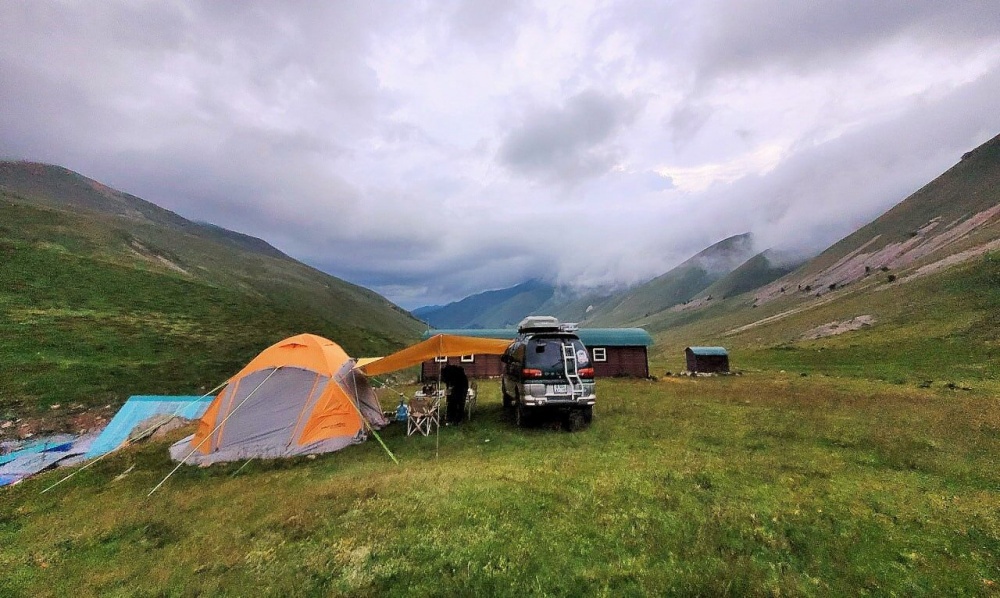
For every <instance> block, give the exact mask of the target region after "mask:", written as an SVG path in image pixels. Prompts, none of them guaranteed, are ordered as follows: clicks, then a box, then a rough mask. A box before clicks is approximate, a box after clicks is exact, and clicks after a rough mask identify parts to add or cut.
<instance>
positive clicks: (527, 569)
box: [0, 375, 1000, 596]
mask: <svg viewBox="0 0 1000 598" xmlns="http://www.w3.org/2000/svg"><path fill="white" fill-rule="evenodd" d="M481 388H482V389H483V391H484V395H483V397H482V402H481V409H480V410H479V412H478V413H477V414H476V416H475V417H474V418H473V420H472V421H471V422H470V423H468V424H466V425H462V426H459V427H448V428H442V429H441V434H440V450H439V454H440V457H438V458H435V440H436V439H435V438H434V437H428V438H424V437H421V436H416V437H406V436H405V431H404V430H403V429H401V428H400V426H399V425H393V426H391V427H390V428H388V429H387V430H385V432H384V434H383V438H384V440H385V441H386V443H387V444H388V446H389V447H390V448H391V449H392V450H393V451H394V452H395V453H396V454H397V456H398V457H399V459H400V461H401V465H399V466H396V465H393V464H392V463H391V462H390V461H389V460H388V458H387V457H386V456H385V454H384V453H383V452H382V449H381V448H380V447H379V445H378V444H377V443H376V442H368V443H366V444H364V445H361V446H356V447H350V448H348V449H346V450H344V451H342V452H339V453H334V454H330V455H324V456H320V457H318V458H317V459H315V460H308V459H292V460H282V461H263V462H262V461H251V462H249V463H246V464H245V463H235V464H232V465H220V466H212V467H209V468H197V467H183V468H181V470H180V471H179V472H178V473H177V475H175V476H174V477H173V478H171V479H170V480H169V481H168V482H167V484H166V485H165V486H164V487H163V488H161V489H160V490H159V491H158V492H157V493H156V494H154V495H153V496H152V497H150V498H147V497H146V494H147V493H148V492H149V490H150V489H151V488H152V487H153V486H154V485H155V484H156V483H157V482H158V481H159V480H160V479H161V478H162V477H163V476H164V475H166V473H167V472H168V471H170V469H171V468H172V466H173V463H172V462H170V461H169V458H168V456H167V451H166V444H165V443H162V442H160V443H155V444H150V445H144V446H139V447H134V448H132V449H128V450H125V451H123V452H121V453H119V454H115V455H113V456H112V457H110V458H108V459H105V460H104V461H102V462H100V463H98V464H97V465H96V466H95V467H92V468H90V469H88V470H86V471H84V472H82V473H80V474H79V475H78V476H76V477H74V478H72V479H71V480H70V481H69V482H67V483H66V484H63V485H62V486H59V487H57V488H56V489H55V490H53V491H52V492H49V493H47V494H39V491H40V490H41V489H43V488H45V487H46V486H48V485H50V484H51V483H53V482H55V481H56V480H57V479H59V478H60V477H61V476H62V475H65V470H63V471H57V472H52V473H48V474H44V475H41V476H39V477H37V478H34V479H31V480H28V481H27V482H25V483H23V484H21V485H19V486H15V487H14V488H11V489H7V490H5V491H4V492H5V495H4V497H3V500H0V567H2V568H3V570H4V571H5V574H4V575H2V576H0V594H3V595H6V596H21V595H23V596H60V595H66V594H73V595H75V596H91V595H123V594H140V595H154V594H156V595H159V594H190V595H196V594H209V595H233V596H242V595H275V596H278V595H280V596H304V595H351V596H404V595H475V596H496V595H507V596H532V595H547V596H580V595H608V596H623V595H704V596H727V595H728V596H747V595H751V596H759V595H804V596H829V595H841V596H847V595H851V596H853V595H938V596H939V595H962V596H977V595H978V596H987V595H991V594H995V592H996V589H997V587H998V585H997V584H1000V567H998V563H1000V515H998V511H997V509H996V504H997V502H998V500H1000V474H998V470H997V468H996V467H995V455H996V454H997V453H998V451H1000V419H998V414H1000V402H998V398H997V397H998V395H996V394H989V393H983V392H982V391H972V392H968V393H957V394H956V393H954V392H951V391H946V390H942V389H917V388H903V387H898V386H893V385H888V384H879V383H869V382H858V381H851V380H834V379H821V378H817V377H811V378H800V377H798V376H791V375H788V376H776V377H770V376H767V377H765V376H752V375H751V376H743V377H739V378H736V377H734V378H728V379H707V380H703V379H695V380H687V379H686V380H682V381H679V380H676V379H669V380H662V381H659V382H651V381H619V380H613V381H612V380H608V381H601V382H600V388H599V392H600V395H601V404H600V406H599V410H598V415H597V417H596V418H595V421H594V424H593V426H592V427H591V428H589V429H587V430H585V431H583V432H580V433H574V434H568V433H561V432H556V431H553V430H550V429H545V428H540V429H532V430H519V429H516V428H514V427H513V425H511V424H510V423H507V422H506V421H505V420H504V418H503V416H502V415H501V408H500V398H499V391H498V388H497V386H496V385H495V384H489V385H487V384H484V385H482V386H481ZM393 401H394V399H393V398H392V397H386V406H389V405H390V404H391V403H393ZM241 467H242V470H240V468H241Z"/></svg>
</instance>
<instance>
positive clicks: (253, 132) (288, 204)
mask: <svg viewBox="0 0 1000 598" xmlns="http://www.w3.org/2000/svg"><path fill="white" fill-rule="evenodd" d="M998 78H1000V13H998V11H996V10H995V6H994V3H993V2H987V1H970V2H962V3H943V2H938V1H936V0H919V1H917V2H913V1H902V0H890V1H887V2H879V3H869V2H862V1H860V0H842V1H838V2H832V1H831V2H812V1H810V2H803V3H788V2H777V1H775V0H753V1H751V2H741V3H729V2H721V1H713V2H705V3H697V4H692V3H664V2H658V1H647V0H623V1H620V2H610V3H598V2H586V3H581V2H575V1H566V2H536V3H529V2H511V3H494V2H483V1H470V2H460V1H450V2H442V3H432V4H429V5H420V4H413V3H397V2H374V3H364V4H350V3H330V4H321V5H315V6H313V5H301V4H294V3H293V4H274V3H268V2H251V3H244V4H241V5H240V7H238V8H235V7H230V6H227V5H225V4H219V3H196V2H178V3H175V4H162V3H152V2H149V3H132V2H125V1H120V2H103V3H101V4H97V5H95V4H81V3H76V2H68V1H67V2H60V1H56V0H48V1H42V2H25V3H13V4H9V5H7V6H5V8H4V19H3V20H0V105H2V106H4V110H2V111H0V154H3V155H4V156H7V157H14V158H28V159H38V160H43V161H48V162H54V163H58V164H61V165H64V166H67V167H69V168H73V169H76V170H79V171H81V172H83V173H84V174H86V175H88V176H92V177H94V178H97V179H100V180H102V181H104V182H106V183H108V184H111V185H114V186H118V187H120V188H123V189H124V190H126V191H128V192H131V193H134V194H136V195H139V196H140V197H144V198H146V199H149V200H151V201H154V202H156V203H159V204H161V205H163V206H165V207H167V208H170V209H174V210H177V211H179V212H180V213H182V214H183V215H185V216H188V217H190V218H196V219H205V220H210V221H213V222H215V223H217V224H220V225H223V226H227V227H230V228H234V229H237V230H241V231H243V232H247V233H250V234H254V235H257V236H260V237H263V238H265V239H267V240H269V241H271V242H272V243H274V244H275V245H276V246H278V247H279V248H281V249H283V250H285V251H287V252H289V253H291V254H292V255H294V256H296V257H299V258H301V259H303V260H305V261H307V262H309V263H311V264H314V265H317V266H319V267H321V268H323V269H325V270H327V271H329V272H331V273H333V274H335V275H339V276H344V277H347V278H349V279H350V280H352V281H355V282H359V283H361V284H365V285H368V286H372V287H373V288H375V289H376V290H379V291H381V292H383V293H385V294H387V295H388V296H389V297H390V298H392V299H395V300H397V301H400V302H402V303H403V304H404V305H406V306H409V307H412V306H416V305H419V304H422V303H438V302H442V301H447V300H452V299H455V298H458V297H460V296H463V295H465V294H468V293H472V292H478V291H480V290H483V289H485V288H497V287H502V286H507V285H511V284H515V283H517V282H520V281H522V280H524V279H526V278H533V277H548V278H552V279H555V280H558V281H559V282H562V283H566V284H575V285H615V284H625V283H630V282H635V281H639V280H642V279H644V278H647V277H652V276H655V275H656V274H659V273H661V272H662V271H664V270H665V269H666V268H669V267H670V266H672V265H674V264H676V263H678V262H679V261H681V260H683V259H685V258H686V257H688V256H690V255H691V254H693V253H695V252H697V251H698V250H700V249H702V248H703V247H705V246H707V245H709V244H711V243H713V242H715V241H717V240H719V239H721V238H723V237H725V236H729V235H732V234H736V233H741V232H745V231H747V230H748V229H749V230H752V231H753V232H754V233H755V234H756V235H757V237H758V238H759V239H762V240H763V241H764V242H766V243H768V244H777V245H782V244H784V245H788V246H789V248H796V249H820V248H822V247H823V246H824V245H825V244H829V243H830V242H832V241H835V240H836V239H837V237H838V236H839V235H842V234H844V233H846V232H849V231H850V230H851V228H852V227H853V226H856V225H857V224H860V223H862V222H864V221H865V219H867V218H871V217H872V216H874V215H877V213H878V212H879V211H880V210H883V209H885V208H886V207H888V206H889V205H891V204H892V203H893V202H895V201H898V200H899V199H902V198H903V197H904V196H905V195H906V193H908V192H910V191H912V190H914V189H916V188H917V187H919V186H920V185H922V184H923V183H925V182H927V181H928V180H929V179H930V178H932V177H933V176H934V175H936V174H937V173H939V172H941V171H943V170H944V169H945V168H947V167H948V166H949V165H950V164H951V163H953V162H954V161H956V160H957V159H958V157H959V156H960V155H961V153H962V152H963V151H966V150H968V149H970V148H971V147H973V146H975V145H976V144H978V143H980V142H982V141H984V140H985V139H987V138H989V137H991V136H993V135H995V134H996V133H998V132H1000V113H998V112H997V111H996V110H995V106H994V105H993V104H992V102H993V98H995V97H996V90H997V89H1000V84H998ZM553 231H557V232H553Z"/></svg>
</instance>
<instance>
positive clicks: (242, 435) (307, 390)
mask: <svg viewBox="0 0 1000 598" xmlns="http://www.w3.org/2000/svg"><path fill="white" fill-rule="evenodd" d="M354 365H355V361H354V360H353V359H351V358H350V357H349V356H348V355H347V353H345V352H344V350H343V349H341V348H340V346H338V345H337V344H336V343H334V342H333V341H330V340H327V339H325V338H323V337H320V336H315V335H312V334H300V335H298V336H293V337H291V338H287V339H285V340H283V341H281V342H278V343H275V344H274V345H272V346H270V347H268V348H267V349H265V350H264V351H263V352H261V354H260V355H258V356H257V357H255V358H254V359H253V360H252V361H251V362H250V363H248V364H247V365H246V367H244V368H243V369H242V370H240V372H239V373H238V374H236V375H235V376H233V378H232V379H230V380H229V384H228V385H227V386H226V388H225V389H224V390H223V391H222V392H221V393H219V395H218V396H216V397H215V400H214V401H212V404H211V405H210V406H209V407H208V410H207V411H206V412H205V415H204V416H202V418H201V420H200V421H199V424H198V430H197V431H196V432H195V433H194V434H193V435H191V436H189V437H187V438H185V439H183V440H181V441H179V442H177V443H176V444H174V445H173V446H171V447H170V456H171V457H172V458H173V459H174V460H176V461H181V460H184V459H185V458H186V462H189V463H198V464H211V463H217V462H222V461H237V460H241V459H249V458H251V457H257V458H274V457H290V456H294V455H306V454H312V453H326V452H330V451H336V450H339V449H341V448H344V447H345V446H348V445H351V444H355V443H359V442H363V441H364V440H365V439H366V438H367V427H368V426H371V427H372V428H381V427H383V426H385V425H386V423H387V422H386V420H385V417H384V416H383V415H382V409H381V406H380V405H379V402H378V398H377V397H376V396H375V392H374V391H373V390H372V388H371V386H370V385H369V384H368V380H367V378H366V377H365V376H364V375H363V374H361V373H359V372H357V371H356V370H355V369H354ZM366 420H367V421H366Z"/></svg>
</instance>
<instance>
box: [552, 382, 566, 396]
mask: <svg viewBox="0 0 1000 598" xmlns="http://www.w3.org/2000/svg"><path fill="white" fill-rule="evenodd" d="M552 392H554V393H556V394H557V395H568V394H569V385H567V384H553V385H552Z"/></svg>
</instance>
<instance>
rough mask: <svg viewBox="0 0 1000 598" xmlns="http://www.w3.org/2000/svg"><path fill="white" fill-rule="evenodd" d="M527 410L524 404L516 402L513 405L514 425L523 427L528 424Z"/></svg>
mask: <svg viewBox="0 0 1000 598" xmlns="http://www.w3.org/2000/svg"><path fill="white" fill-rule="evenodd" d="M528 420H529V418H528V411H527V408H525V406H524V404H522V403H518V404H517V405H515V406H514V425H515V426H517V427H518V428H524V427H527V425H528Z"/></svg>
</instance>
